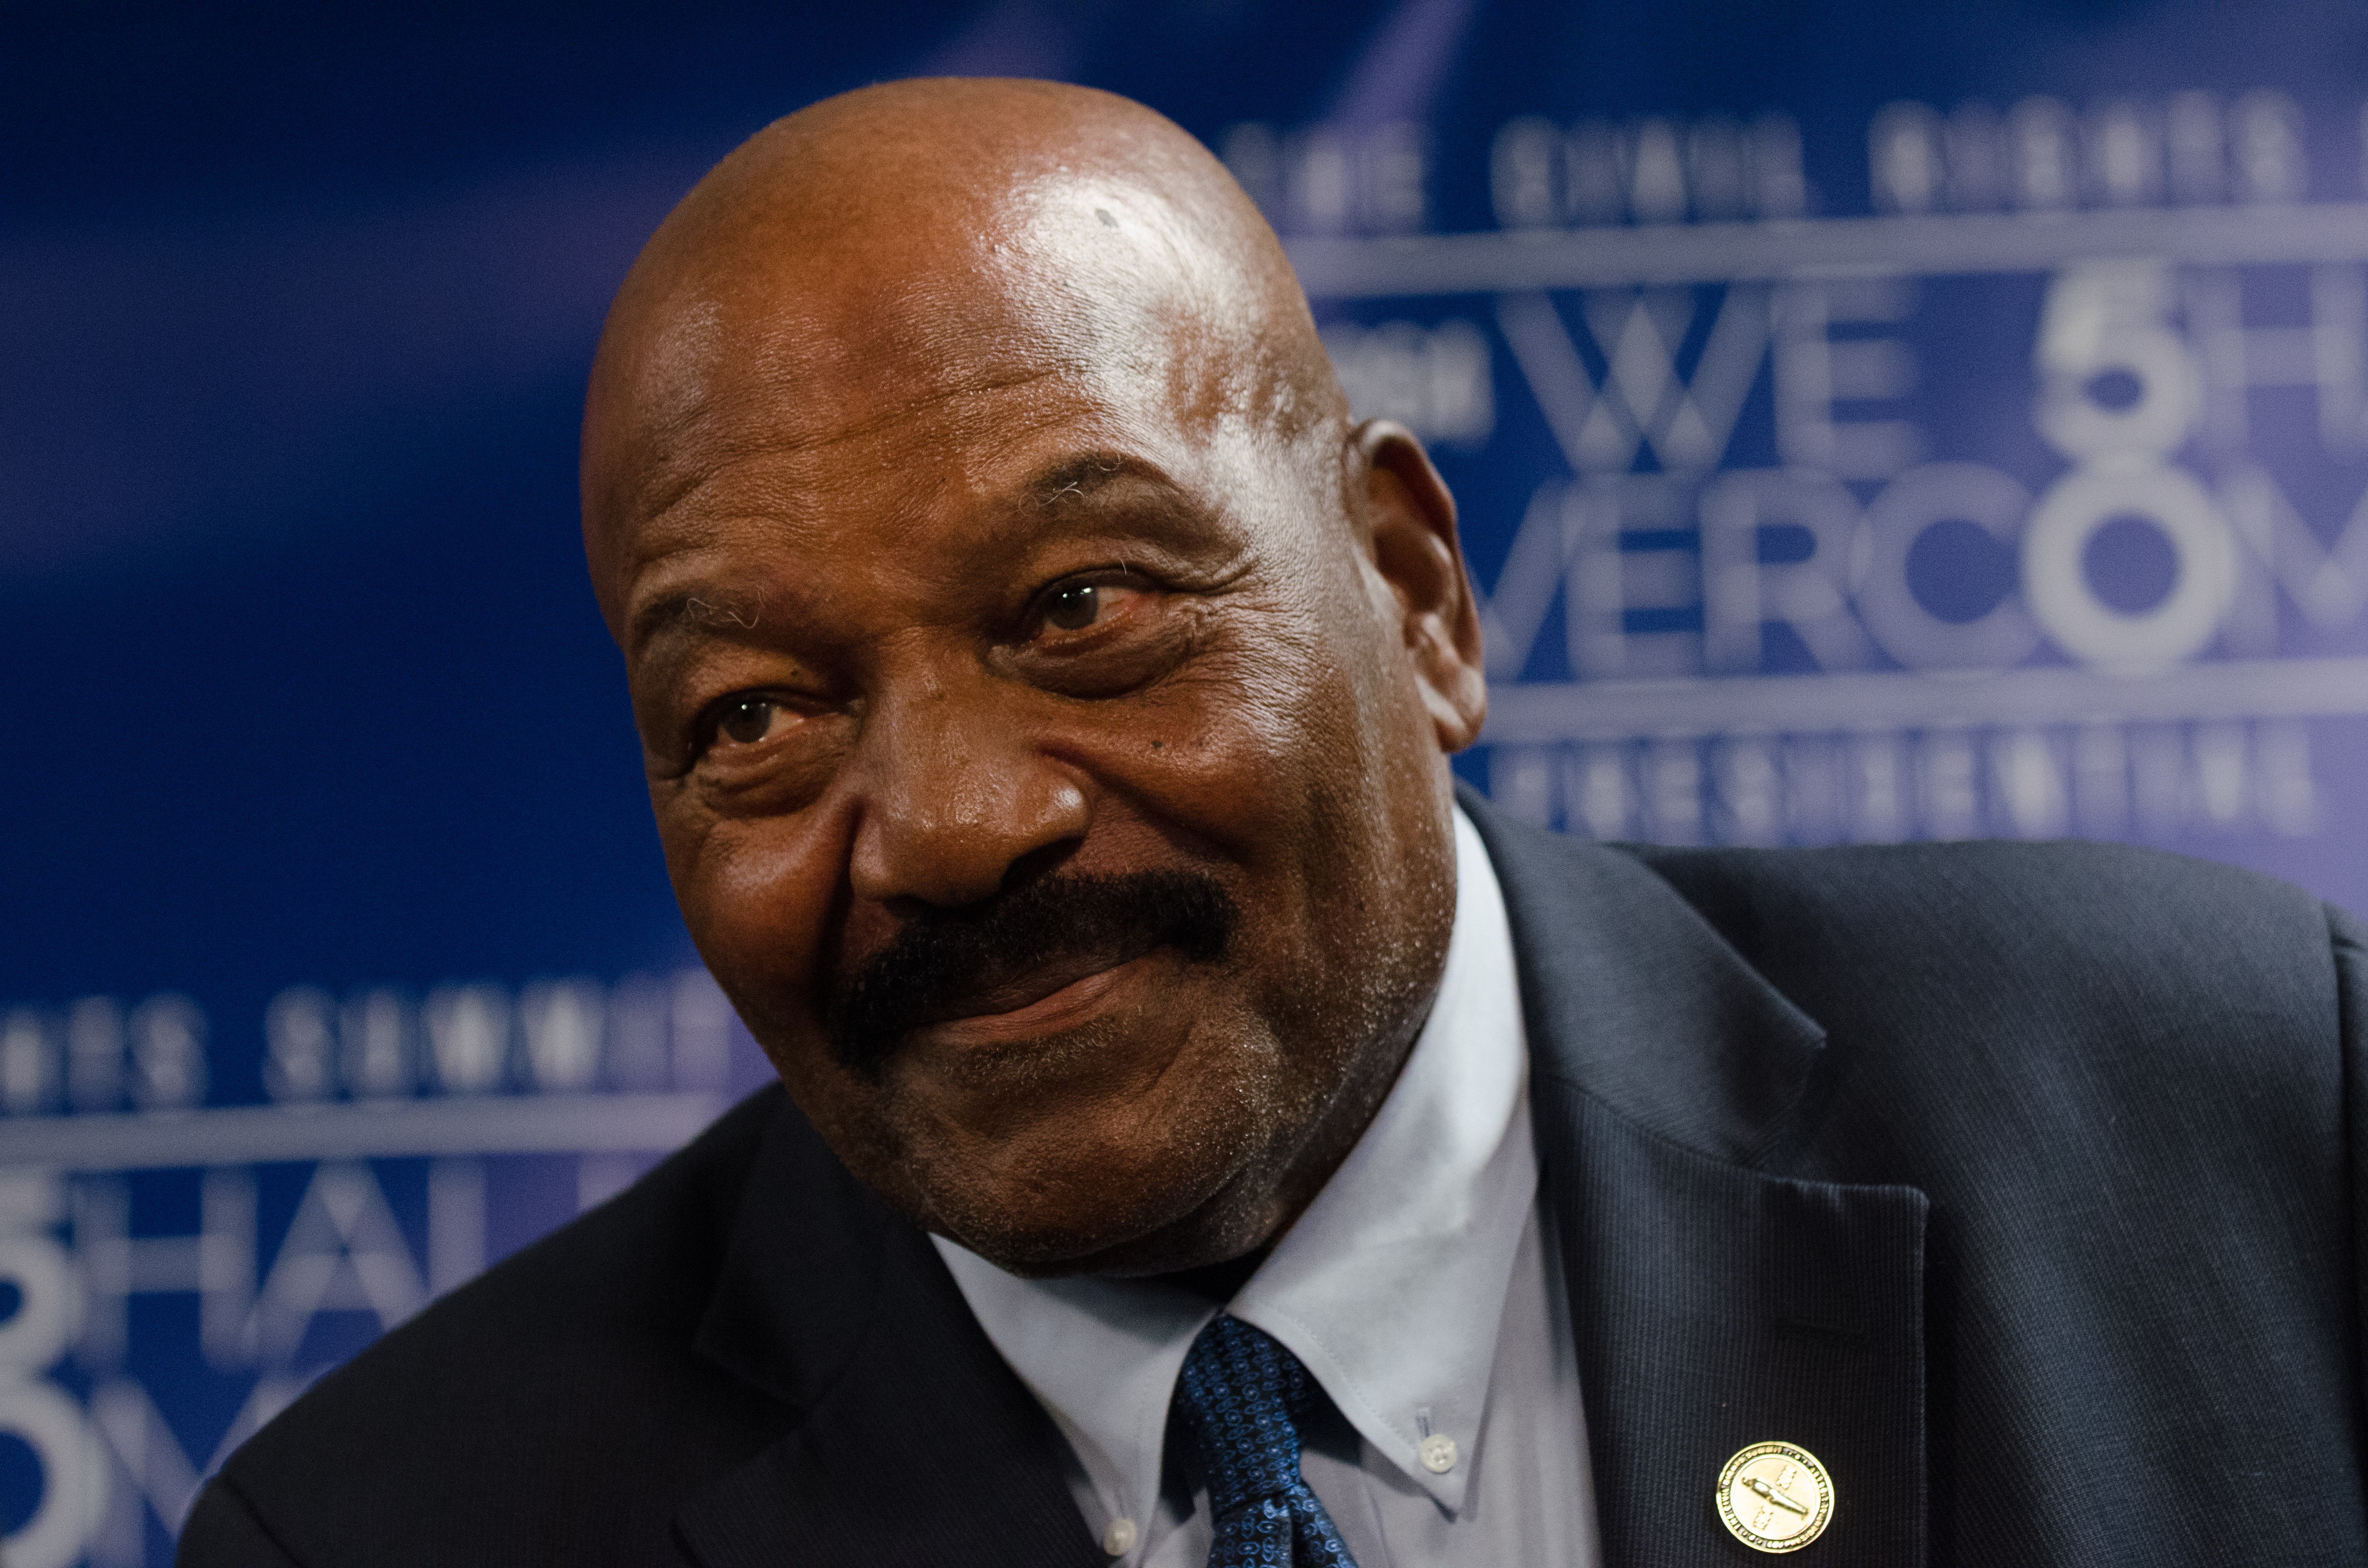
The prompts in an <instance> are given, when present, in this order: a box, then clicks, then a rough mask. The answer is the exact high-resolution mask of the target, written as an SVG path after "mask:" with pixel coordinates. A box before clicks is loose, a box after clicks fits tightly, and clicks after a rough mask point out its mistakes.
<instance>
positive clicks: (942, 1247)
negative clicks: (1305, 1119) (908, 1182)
mask: <svg viewBox="0 0 2368 1568" xmlns="http://www.w3.org/2000/svg"><path fill="white" fill-rule="evenodd" d="M1455 847H1456V908H1455V926H1454V932H1453V935H1452V937H1451V938H1450V940H1449V943H1448V949H1447V965H1446V969H1445V971H1444V973H1443V974H1442V975H1441V977H1440V986H1439V994H1438V996H1437V997H1436V999H1435V1000H1434V1001H1433V1002H1432V1004H1431V1010H1430V1016H1429V1019H1428V1020H1427V1021H1426V1022H1425V1024H1424V1026H1423V1029H1422V1033H1421V1035H1420V1036H1419V1037H1418V1038H1417V1040H1416V1041H1415V1046H1414V1050H1413V1051H1411V1052H1410V1053H1409V1054H1408V1056H1407V1058H1406V1066H1405V1068H1404V1069H1403V1070H1402V1071H1401V1072H1400V1074H1399V1075H1398V1080H1397V1083H1396V1084H1395V1085H1393V1086H1392V1088H1391V1090H1390V1092H1389V1095H1388V1096H1386V1097H1385V1098H1384V1099H1383V1102H1382V1107H1381V1109H1380V1110H1379V1111H1378V1112H1377V1113H1376V1114H1375V1115H1374V1118H1373V1121H1372V1126H1370V1127H1368V1128H1367V1129H1366V1130H1365V1133H1364V1136H1363V1137H1362V1138H1360V1140H1359V1141H1358V1142H1357V1145H1356V1147H1355V1148H1354V1149H1352V1150H1350V1151H1349V1157H1348V1159H1347V1160H1346V1161H1344V1162H1343V1163H1342V1165H1341V1166H1340V1168H1339V1170H1338V1172H1336V1173H1335V1174H1334V1176H1333V1177H1332V1179H1331V1181H1329V1182H1328V1183H1326V1186H1325V1187H1324V1190H1323V1191H1322V1192H1320V1193H1318V1194H1317V1195H1316V1197H1315V1201H1314V1202H1313V1203H1311V1204H1310V1205H1309V1206H1308V1208H1307V1210H1306V1212H1305V1213H1304V1214H1302V1215H1301V1216H1300V1218H1299V1220H1298V1221H1297V1222H1296V1223H1295V1224H1293V1225H1292V1228H1291V1229H1290V1230H1289V1231H1288V1232H1287V1233H1284V1235H1283V1236H1282V1238H1281V1240H1280V1241H1279V1242H1277V1243H1276V1244H1275V1246H1274V1249H1273V1251H1272V1252H1270V1253H1269V1255H1268V1256H1267V1257H1266V1260H1265V1261H1264V1262H1263V1263H1261V1264H1260V1265H1259V1266H1258V1271H1257V1272H1256V1273H1255V1274H1253V1275H1251V1277H1250V1278H1249V1279H1248V1281H1247V1283H1245V1284H1244V1285H1243V1286H1242V1288H1241V1290H1240V1291H1239V1292H1238V1293H1237V1294H1236V1295H1235V1297H1234V1299H1233V1301H1231V1302H1230V1303H1228V1304H1227V1306H1226V1307H1225V1308H1224V1310H1225V1311H1227V1312H1231V1313H1232V1314H1233V1315H1234V1316H1235V1317H1237V1318H1240V1319H1242V1320H1243V1321H1244V1322H1246V1323H1249V1324H1255V1325H1256V1326H1258V1328H1261V1329H1264V1330H1265V1331H1266V1332H1267V1333H1269V1334H1270V1335H1274V1337H1275V1338H1277V1339H1278V1340H1281V1342H1282V1343H1283V1344H1284V1345H1285V1346H1288V1347H1289V1348H1290V1349H1291V1351H1292V1354H1293V1355H1295V1356H1297V1357H1298V1358H1300V1360H1301V1361H1302V1362H1304V1364H1305V1365H1306V1367H1307V1369H1308V1371H1309V1373H1310V1374H1311V1375H1312V1376H1313V1377H1314V1378H1315V1381H1316V1382H1317V1384H1318V1385H1320V1386H1321V1388H1322V1390H1323V1392H1324V1394H1325V1395H1326V1399H1327V1400H1328V1402H1329V1403H1328V1408H1326V1409H1322V1410H1319V1411H1317V1412H1315V1413H1314V1414H1313V1415H1311V1416H1310V1418H1309V1420H1308V1423H1307V1427H1308V1430H1307V1431H1306V1432H1305V1433H1304V1434H1303V1436H1304V1437H1305V1439H1306V1448H1305V1451H1304V1455H1303V1458H1302V1460H1301V1471H1302V1473H1303V1474H1304V1476H1305V1478H1306V1480H1307V1483H1308V1485H1309V1487H1310V1488H1311V1489H1312V1490H1313V1491H1314V1492H1315V1495H1316V1496H1317V1497H1318V1498H1319V1499H1321V1500H1322V1502H1323V1504H1324V1506H1325V1509H1326V1512H1328V1513H1329V1514H1330V1515H1331V1516H1332V1520H1333V1523H1334V1524H1335V1525H1337V1526H1338V1528H1339V1531H1340V1535H1341V1538H1342V1540H1344V1542H1345V1543H1346V1544H1347V1545H1348V1547H1349V1551H1351V1552H1352V1553H1353V1554H1354V1555H1355V1557H1356V1559H1357V1562H1358V1563H1359V1565H1360V1568H1416V1565H1420V1564H1432V1563H1449V1562H1460V1563H1472V1564H1510V1563H1521V1564H1556V1565H1563V1564H1567V1565H1571V1568H1595V1565H1596V1564H1597V1563H1598V1562H1599V1561H1600V1558H1599V1551H1598V1545H1597V1540H1596V1525H1595V1493H1594V1484H1593V1481H1592V1478H1591V1476H1590V1474H1589V1471H1588V1454H1587V1429H1586V1421H1585V1417H1584V1415H1583V1413H1582V1411H1581V1409H1580V1406H1579V1390H1578V1369H1577V1358H1576V1354H1575V1351H1574V1349H1573V1346H1572V1341H1571V1331H1570V1322H1569V1306H1568V1301H1567V1298H1566V1296H1565V1291H1564V1289H1563V1282H1562V1273H1561V1267H1560V1264H1559V1261H1558V1258H1557V1256H1556V1249H1555V1247H1554V1237H1553V1233H1552V1226H1551V1223H1550V1221H1549V1217H1548V1216H1547V1215H1546V1214H1545V1213H1544V1211H1543V1210H1542V1209H1541V1208H1540V1206H1539V1204H1538V1202H1537V1189H1538V1166H1537V1154H1536V1150H1535V1148H1534V1146H1533V1144H1532V1142H1531V1130H1530V1099H1529V1051H1528V1046H1527V1043H1526V1040H1525V1038H1524V1036H1523V1034H1522V1028H1521V1011H1520V990H1519V985H1518V982H1517V977H1516V974H1515V971H1514V965H1513V948H1512V936H1511V933H1510V931H1509V929H1508V926H1507V924H1506V919H1505V901H1504V895H1503V893H1502V892H1501V891H1500V890H1499V889H1498V887H1497V875H1496V871H1495V869H1493V868H1492V867H1491V866H1490V865H1489V863H1488V854H1487V850H1486V847H1484V846H1483V845H1482V844H1481V841H1480V835H1479V833H1478V832H1477V831H1476V830H1475V829H1474V827H1473V826H1472V824H1471V823H1470V822H1469V821H1468V820H1467V819H1466V818H1465V817H1464V815H1463V812H1462V811H1461V810H1458V811H1457V812H1456V813H1455ZM934 1239H935V1240H936V1242H937V1246H938V1251H939V1254H940V1255H941V1256H944V1258H945V1260H946V1264H947V1267H950V1268H951V1270H952V1271H953V1276H954V1279H955V1281H956V1282H957V1283H958V1284H959V1285H960V1286H961V1288H962V1295H963V1298H964V1299H965V1300H967V1301H969V1303H970V1307H971V1310H972V1312H974V1313H975V1314H977V1317H978V1320H979V1322H980V1324H983V1325H984V1326H985V1330H986V1334H987V1337H988V1338H989V1339H991V1340H992V1341H993V1342H994V1344H995V1347H996V1349H997V1350H998V1351H1000V1352H1001V1353H1002V1355H1003V1358H1004V1359H1005V1360H1006V1361H1008V1362H1009V1363H1010V1364H1011V1366H1012V1368H1013V1369H1014V1370H1016V1371H1017V1372H1018V1373H1019V1376H1020V1378H1021V1380H1022V1381H1025V1382H1026V1383H1027V1385H1028V1387H1029V1388H1030V1390H1031V1391H1032V1392H1034V1393H1035V1395H1036V1397H1037V1399H1038V1400H1039V1401H1041V1402H1042V1404H1043V1406H1044V1408H1045V1409H1046V1410H1047V1411H1049V1412H1050V1413H1051V1414H1052V1416H1053V1422H1054V1423H1055V1424H1056V1425H1057V1426H1059V1427H1060V1429H1061V1432H1062V1434H1063V1435H1064V1437H1067V1438H1068V1441H1069V1447H1070V1449H1071V1450H1072V1452H1073V1454H1074V1457H1075V1459H1076V1466H1075V1467H1074V1468H1073V1470H1072V1471H1071V1473H1070V1478H1069V1483H1070V1490H1071V1491H1072V1492H1073V1493H1074V1494H1076V1499H1077V1506H1078V1508H1079V1509H1080V1511H1082V1512H1083V1513H1084V1515H1085V1517H1086V1523H1087V1528H1089V1529H1091V1531H1092V1532H1093V1534H1094V1536H1095V1537H1096V1538H1097V1539H1098V1540H1100V1541H1101V1543H1102V1546H1103V1550H1105V1551H1108V1552H1110V1555H1111V1556H1112V1557H1113V1558H1114V1559H1119V1560H1121V1561H1123V1562H1125V1563H1127V1564H1129V1565H1130V1568H1134V1565H1138V1564H1139V1565H1141V1568H1205V1564H1206V1563H1207V1562H1208V1556H1209V1546H1210V1540H1211V1533H1212V1526H1211V1524H1210V1520H1209V1514H1208V1506H1207V1504H1208V1500H1207V1497H1206V1495H1205V1494H1201V1495H1198V1496H1195V1495H1193V1494H1190V1493H1189V1492H1187V1491H1186V1490H1185V1486H1184V1483H1182V1482H1181V1480H1180V1476H1181V1474H1182V1471H1180V1470H1179V1469H1178V1467H1177V1465H1176V1464H1175V1463H1174V1460H1173V1456H1170V1455H1168V1454H1167V1451H1166V1441H1167V1434H1168V1404H1169V1399H1170V1396H1171V1395H1172V1394H1173V1392H1174V1390H1175V1386H1176V1378H1177V1374H1178V1372H1179V1371H1180V1370H1181V1369H1182V1368H1183V1365H1184V1358H1185V1355H1186V1353H1187V1352H1188V1351H1189V1350H1190V1348H1191V1346H1192V1340H1193V1336H1194V1335H1198V1334H1199V1333H1200V1331H1201V1328H1202V1327H1203V1326H1204V1325H1205V1324H1207V1323H1208V1322H1209V1320H1210V1319H1211V1318H1212V1317H1213V1316H1215V1315H1216V1312H1217V1311H1218V1309H1217V1308H1215V1307H1213V1306H1212V1305H1211V1304H1210V1303H1209V1302H1208V1301H1206V1300H1204V1299H1203V1298H1201V1297H1200V1296H1197V1295H1195V1294H1193V1293H1191V1292H1190V1291H1188V1290H1183V1289H1181V1288H1179V1287H1178V1286H1175V1285H1172V1284H1168V1283H1165V1282H1162V1281H1158V1280H1145V1279H1103V1278H1071V1279H1043V1280H1028V1279H1020V1278H1016V1277H1014V1276H1012V1275H1008V1274H1006V1273H1004V1272H1003V1271H1002V1270H1001V1269H999V1268H996V1267H995V1266H994V1265H992V1264H990V1263H988V1262H986V1261H985V1259H983V1258H980V1257H978V1256H975V1255H974V1254H973V1253H970V1252H967V1251H965V1250H964V1249H963V1248H962V1247H960V1246H958V1245H956V1244H954V1243H952V1242H950V1241H947V1240H945V1239H944V1238H943V1237H938V1238H934ZM1318 1403H1319V1404H1321V1403H1324V1402H1322V1401H1319V1402H1318Z"/></svg>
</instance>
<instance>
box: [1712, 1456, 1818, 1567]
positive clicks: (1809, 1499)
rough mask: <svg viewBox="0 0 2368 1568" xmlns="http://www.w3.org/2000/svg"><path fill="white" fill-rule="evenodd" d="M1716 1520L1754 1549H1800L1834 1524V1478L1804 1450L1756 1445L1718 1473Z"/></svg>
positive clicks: (1814, 1457)
mask: <svg viewBox="0 0 2368 1568" xmlns="http://www.w3.org/2000/svg"><path fill="white" fill-rule="evenodd" d="M1718 1517H1719V1520H1720V1522H1721V1523H1723V1524H1725V1526H1726V1529H1727V1533H1728V1534H1729V1535H1732V1536H1733V1537H1735V1539H1736V1540H1739V1541H1741V1542H1742V1543H1743V1544H1744V1545H1746V1546H1748V1547H1749V1548H1751V1550H1752V1551H1800V1550H1801V1548H1803V1547H1804V1546H1806V1545H1808V1544H1809V1543H1810V1542H1811V1541H1813V1540H1816V1539H1817V1537H1818V1536H1819V1535H1820V1534H1822V1533H1823V1532H1824V1530H1825V1528H1826V1526H1827V1524H1829V1523H1831V1522H1832V1520H1833V1517H1834V1483H1833V1478H1832V1477H1830V1476H1828V1475H1827V1473H1826V1467H1825V1466H1823V1465H1821V1464H1819V1463H1818V1462H1817V1457H1816V1455H1815V1454H1813V1453H1811V1452H1809V1450H1808V1449H1803V1448H1795V1447H1794V1446H1793V1444H1791V1443H1754V1444H1752V1445H1751V1446H1750V1447H1749V1448H1748V1449H1740V1450H1738V1451H1737V1452H1736V1456H1735V1457H1734V1458H1733V1459H1731V1460H1727V1461H1726V1468H1725V1470H1722V1471H1719V1472H1718Z"/></svg>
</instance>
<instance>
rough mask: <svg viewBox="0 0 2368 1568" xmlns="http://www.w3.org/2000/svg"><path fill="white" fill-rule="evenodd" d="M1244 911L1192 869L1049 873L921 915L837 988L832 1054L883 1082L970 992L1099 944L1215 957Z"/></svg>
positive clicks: (1111, 949)
mask: <svg viewBox="0 0 2368 1568" xmlns="http://www.w3.org/2000/svg"><path fill="white" fill-rule="evenodd" d="M1240 918H1241V911H1240V909H1239V908H1238V907H1237V906H1236V905H1235V903H1234V901H1233V899H1232V898H1231V897H1230V896H1229V895H1228V894H1227V893H1226V892H1225V890H1224V888H1223V887H1221V886H1219V885H1218V884H1217V882H1216V881H1213V880H1212V879H1211V878H1208V877H1203V876H1198V875H1195V874H1193V873H1190V872H1187V871H1130V872H1125V873H1122V874H1120V875H1114V876H1053V877H1046V878H1043V879H1041V880H1039V881H1032V882H1030V883H1027V884H1026V885H1024V886H1021V887H1019V888H1015V889H1013V890H1012V891H1011V892H1006V893H1001V894H998V895H997V896H996V897H995V898H994V899H992V900H991V901H989V902H987V903H984V904H979V905H974V906H973V907H972V908H969V909H964V910H957V911H952V912H948V913H939V914H929V915H921V916H919V917H917V918H916V919H915V920H913V921H912V922H911V923H910V924H908V925H906V926H905V928H904V929H903V930H901V931H899V932H898V933H897V934H896V937H895V939H894V941H892V942H890V943H889V944H888V946H887V947H885V948H883V949H881V950H880V951H879V952H878V953H876V954H874V955H873V956H872V957H871V958H870V959H867V960H864V962H863V963H862V964H861V965H860V966H859V967H858V968H857V969H856V970H855V971H854V972H853V973H852V974H850V975H849V976H848V978H847V980H846V982H845V983H842V984H841V985H839V986H837V988H836V990H835V992H834V994H833V995H832V997H831V999H830V1003H829V1006H827V1008H826V1009H825V1014H824V1023H825V1027H826V1028H828V1030H829V1035H830V1049H831V1054H832V1055H834V1056H836V1057H837V1059H838V1061H839V1063H840V1064H841V1065H842V1066H844V1067H846V1068H848V1070H849V1071H851V1072H855V1073H858V1074H862V1075H863V1076H865V1077H868V1078H875V1079H876V1078H877V1077H878V1076H879V1075H880V1072H881V1069H882V1067H884V1066H885V1065H886V1064H887V1061H888V1058H889V1056H890V1055H891V1054H892V1053H893V1052H894V1051H895V1049H896V1046H897V1043H898V1041H900V1040H902V1039H903V1038H904V1037H905V1035H906V1034H909V1033H910V1032H911V1031H912V1030H914V1029H916V1028H919V1027H920V1026H922V1025H923V1024H927V1023H933V1022H936V1021H939V1020H940V1019H944V1018H949V1017H962V1015H963V1013H964V1011H965V1003H966V1002H967V1000H968V999H970V998H972V997H974V996H976V995H977V994H979V993H981V992H983V991H985V990H987V989H989V988H990V987H992V986H994V985H996V984H999V983H1006V982H1008V981H1010V980H1013V979H1017V978H1019V977H1021V976H1024V975H1026V974H1027V973H1028V971H1030V970H1033V969H1036V968H1038V967H1039V966H1041V965H1042V964H1044V963H1045V962H1047V961H1048V960H1053V959H1055V958H1059V957H1063V956H1065V955H1070V954H1076V953H1090V954H1093V955H1095V956H1096V957H1102V956H1107V957H1108V958H1109V959H1110V963H1111V964H1113V965H1114V964H1119V963H1123V962H1125V961H1127V960H1130V959H1133V958H1139V957H1141V956H1142V955H1143V954H1144V953H1147V952H1149V951H1151V950H1152V949H1155V948H1174V949H1178V950H1179V951H1180V952H1182V953H1183V955H1184V956H1185V958H1186V959H1188V960H1190V961H1192V962H1194V963H1211V962H1213V961H1215V960H1218V959H1220V958H1222V957H1224V952H1225V949H1226V948H1227V947H1228V946H1230V945H1231V943H1232V941H1233V935H1234V928H1235V926H1236V925H1238V924H1239V922H1240Z"/></svg>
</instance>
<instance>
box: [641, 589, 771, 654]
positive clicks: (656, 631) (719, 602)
mask: <svg viewBox="0 0 2368 1568" xmlns="http://www.w3.org/2000/svg"><path fill="white" fill-rule="evenodd" d="M735 597H737V596H733V595H728V594H726V593H724V592H723V591H722V590H719V589H717V588H715V587H712V586H711V585H703V584H702V585H693V586H691V587H688V588H677V589H675V590H674V591H672V592H670V593H666V594H661V595H659V596H658V597H656V598H654V599H652V600H651V601H650V602H649V603H647V604H645V605H643V607H642V608H640V609H638V610H635V611H634V612H633V619H632V622H631V623H630V624H629V625H628V626H627V628H626V644H625V645H626V646H627V647H628V648H632V649H634V650H636V651H638V652H641V653H647V652H648V651H649V648H650V646H651V644H652V643H654V642H672V641H674V640H676V639H677V638H680V637H684V636H688V635H690V634H692V633H699V634H703V635H706V636H710V637H714V638H718V639H721V640H723V641H727V642H729V641H734V640H737V639H740V638H743V637H745V636H746V635H747V634H749V633H752V632H754V631H757V628H758V627H759V626H760V625H762V624H763V621H764V619H765V613H764V610H763V609H762V608H761V607H759V606H757V604H755V603H754V602H753V601H749V600H746V599H743V600H741V602H737V603H735V602H734V598H735Z"/></svg>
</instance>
